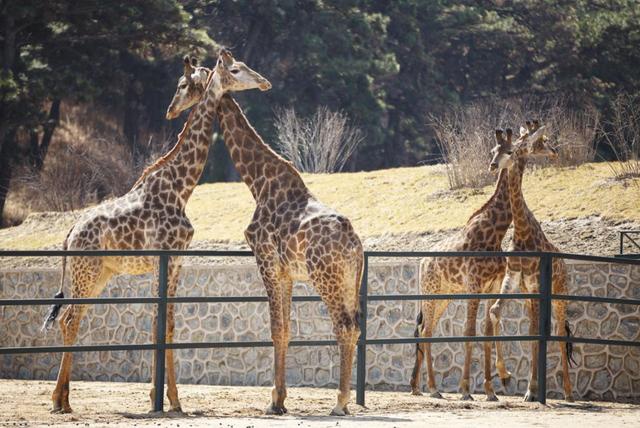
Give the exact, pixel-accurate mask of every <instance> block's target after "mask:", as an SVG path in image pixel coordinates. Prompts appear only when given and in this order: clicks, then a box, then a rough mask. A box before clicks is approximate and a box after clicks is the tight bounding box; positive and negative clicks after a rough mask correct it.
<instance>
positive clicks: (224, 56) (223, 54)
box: [218, 48, 233, 67]
mask: <svg viewBox="0 0 640 428" xmlns="http://www.w3.org/2000/svg"><path fill="white" fill-rule="evenodd" d="M218 58H219V59H221V60H222V63H223V64H224V66H225V67H230V66H231V65H232V64H233V56H232V55H231V52H229V51H228V50H226V49H224V48H223V49H220V54H219V55H218Z"/></svg>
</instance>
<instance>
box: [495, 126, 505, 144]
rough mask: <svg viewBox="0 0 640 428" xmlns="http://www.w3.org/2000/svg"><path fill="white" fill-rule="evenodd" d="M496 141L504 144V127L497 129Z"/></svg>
mask: <svg viewBox="0 0 640 428" xmlns="http://www.w3.org/2000/svg"><path fill="white" fill-rule="evenodd" d="M496 143H498V144H500V145H502V144H504V131H502V129H496Z"/></svg>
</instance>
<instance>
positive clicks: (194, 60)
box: [191, 56, 198, 67]
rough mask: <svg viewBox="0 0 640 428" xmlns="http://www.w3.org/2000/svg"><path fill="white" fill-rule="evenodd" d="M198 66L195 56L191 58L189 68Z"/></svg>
mask: <svg viewBox="0 0 640 428" xmlns="http://www.w3.org/2000/svg"><path fill="white" fill-rule="evenodd" d="M197 66H198V58H196V57H195V56H192V57H191V67H197Z"/></svg>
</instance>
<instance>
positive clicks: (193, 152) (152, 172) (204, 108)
mask: <svg viewBox="0 0 640 428" xmlns="http://www.w3.org/2000/svg"><path fill="white" fill-rule="evenodd" d="M219 93H220V84H219V82H218V80H217V79H216V74H215V73H214V74H213V75H212V76H210V81H209V84H208V86H207V89H206V91H205V93H204V94H203V96H202V99H201V100H200V102H199V103H198V104H197V105H196V106H195V107H194V108H193V109H192V110H191V112H190V113H189V118H188V119H187V122H186V123H185V125H184V127H183V128H182V131H181V132H180V135H179V137H178V142H177V143H176V145H175V146H174V147H173V148H172V149H171V151H169V153H167V154H166V155H165V156H163V157H162V158H160V159H159V160H157V161H156V162H155V163H154V164H153V165H151V166H150V167H149V168H147V169H146V170H145V172H144V173H143V175H142V176H141V177H140V178H139V179H138V181H137V182H136V184H135V185H134V188H135V187H137V186H138V184H139V183H144V182H145V181H154V182H153V183H150V186H149V191H151V192H153V193H154V194H158V193H160V192H162V193H164V192H168V193H170V194H173V195H175V198H176V203H178V204H180V205H181V206H182V207H184V206H185V205H186V203H187V201H188V200H189V197H190V196H191V193H192V192H193V189H194V188H195V186H196V185H197V184H198V180H199V179H200V176H201V175H202V171H203V169H204V166H205V163H206V161H207V155H208V153H209V147H210V143H211V141H212V139H213V118H214V115H215V106H216V100H217V99H219ZM158 178H159V180H158ZM172 199H173V198H169V200H172Z"/></svg>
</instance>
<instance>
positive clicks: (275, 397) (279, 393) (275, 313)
mask: <svg viewBox="0 0 640 428" xmlns="http://www.w3.org/2000/svg"><path fill="white" fill-rule="evenodd" d="M264 283H265V286H266V287H267V294H268V296H269V313H270V317H271V340H272V341H273V357H274V362H273V369H274V386H273V389H272V391H271V404H270V405H269V407H267V409H266V411H265V413H266V414H267V415H283V414H285V413H287V409H286V407H285V406H284V400H285V398H287V387H286V383H285V370H286V365H285V360H286V357H287V348H288V346H289V334H290V333H289V326H288V324H289V323H288V320H289V316H288V315H289V314H287V316H285V314H284V308H285V307H288V308H289V307H290V303H288V304H285V302H284V300H285V296H284V295H283V290H282V289H281V287H280V285H279V284H278V285H276V282H275V281H269V282H267V280H266V279H265V280H264ZM267 284H270V285H269V286H267ZM285 325H286V327H285Z"/></svg>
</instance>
